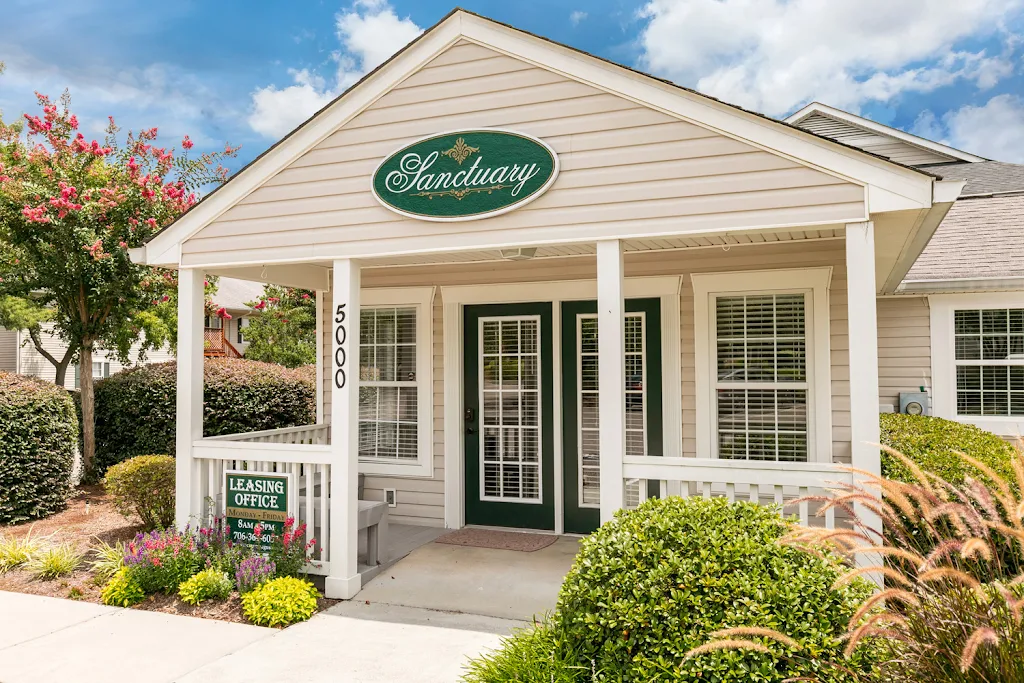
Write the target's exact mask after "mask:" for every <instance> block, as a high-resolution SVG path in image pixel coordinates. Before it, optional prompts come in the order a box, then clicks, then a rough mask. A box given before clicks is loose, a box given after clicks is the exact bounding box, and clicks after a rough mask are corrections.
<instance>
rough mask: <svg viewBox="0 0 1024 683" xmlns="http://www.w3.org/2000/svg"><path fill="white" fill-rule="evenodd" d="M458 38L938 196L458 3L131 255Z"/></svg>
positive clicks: (766, 144)
mask: <svg viewBox="0 0 1024 683" xmlns="http://www.w3.org/2000/svg"><path fill="white" fill-rule="evenodd" d="M461 39H465V40H468V41H470V42H475V43H477V44H480V45H484V46H486V47H488V48H491V49H493V50H496V51H498V52H502V53H505V54H507V55H509V56H511V57H513V58H517V59H520V60H523V61H525V62H527V63H531V64H534V65H536V66H539V67H541V68H545V69H548V70H550V71H553V72H556V73H560V74H562V75H564V76H566V77H568V78H572V79H575V80H577V81H580V82H583V83H587V84H589V85H591V86H593V87H596V88H598V89H601V90H604V91H605V92H609V93H611V94H614V95H617V96H620V97H624V98H626V99H629V100H632V101H635V102H638V103H640V104H643V105H645V106H648V107H651V108H653V109H656V110H659V111H662V112H664V113H667V114H669V115H673V116H676V117H677V118H680V119H681V120H686V121H689V122H691V123H694V124H696V125H700V126H702V127H704V128H707V129H709V130H713V131H715V132H717V133H720V134H722V135H726V136H728V137H733V138H735V139H739V140H742V141H744V142H747V143H750V144H753V145H755V146H758V147H760V148H762V149H765V150H766V151H769V152H772V153H775V154H780V155H782V156H786V157H788V158H791V159H793V160H795V161H798V162H800V163H803V164H805V165H807V166H810V167H812V168H817V169H819V170H822V171H824V172H827V173H830V174H832V175H834V176H836V177H840V178H843V179H845V180H848V181H851V182H854V183H858V184H861V185H864V186H867V187H868V188H869V192H868V201H869V204H870V207H871V210H872V211H873V212H878V211H895V210H901V209H911V210H914V209H928V208H930V207H931V206H932V203H933V200H934V197H933V193H934V192H935V191H937V188H936V187H934V186H933V181H934V180H935V176H934V175H933V174H931V173H928V172H926V171H922V170H919V169H912V168H908V167H906V166H903V165H900V164H898V163H893V162H892V161H890V160H887V159H884V158H881V157H878V156H876V155H872V154H870V153H868V152H865V151H864V150H862V149H859V148H855V147H851V146H848V145H843V144H841V143H839V142H836V141H835V140H832V139H829V138H826V137H822V136H818V135H815V134H813V133H810V132H808V131H806V130H803V129H801V128H798V127H795V126H791V125H789V124H787V123H785V122H780V121H777V120H775V119H771V118H768V117H765V116H763V115H760V114H756V113H753V112H749V111H747V110H744V109H742V108H740V107H736V106H734V105H730V104H726V103H723V102H721V101H719V100H717V99H715V98H712V97H708V96H706V95H702V94H700V93H696V92H694V91H692V90H689V89H687V88H682V87H680V86H678V85H675V84H673V83H671V82H669V81H665V80H662V79H658V78H655V77H653V76H649V75H647V74H643V73H641V72H638V71H635V70H633V69H630V68H628V67H624V66H621V65H618V64H615V63H613V62H609V61H607V60H604V59H601V58H598V57H594V56H593V55H589V54H587V53H584V52H581V51H579V50H576V49H574V48H571V47H567V46H564V45H561V44H559V43H555V42H553V41H550V40H548V39H544V38H539V37H537V36H534V35H533V34H530V33H527V32H525V31H522V30H520V29H516V28H514V27H511V26H507V25H505V24H501V23H499V22H496V21H493V20H490V19H487V18H485V17H482V16H480V15H477V14H474V13H472V12H468V11H466V10H462V9H456V10H453V11H452V12H451V13H449V14H448V15H447V16H446V17H445V18H443V19H442V20H441V21H440V22H438V23H437V24H435V25H434V26H433V27H431V28H430V29H428V30H427V31H425V32H424V33H423V34H421V35H420V36H419V37H418V38H416V39H415V40H414V41H412V42H411V43H409V45H407V46H406V47H404V48H403V49H401V50H399V51H398V52H397V53H396V54H395V55H394V56H392V57H391V58H390V59H389V60H387V61H386V62H384V63H383V64H381V65H380V66H379V67H377V68H376V69H374V70H373V71H371V72H370V73H368V74H367V75H366V76H364V77H363V78H362V79H361V80H360V81H359V82H358V83H356V84H355V85H354V86H352V87H351V88H349V89H348V90H346V91H345V92H344V93H343V94H342V95H340V96H339V97H337V98H335V99H334V100H333V101H332V102H330V103H329V104H328V105H326V106H325V107H324V108H323V109H321V110H320V111H319V112H317V113H316V114H314V115H313V116H312V117H311V118H310V119H308V120H307V121H305V122H304V123H303V124H301V125H300V126H299V127H297V128H296V129H295V130H293V131H292V132H291V133H289V134H288V135H286V136H285V137H284V138H282V140H280V141H279V142H278V143H276V144H275V145H273V146H271V147H270V148H269V149H268V150H266V151H265V152H264V153H262V154H261V155H259V156H258V157H256V159H254V160H253V161H252V162H250V163H249V164H248V165H246V166H245V167H244V168H242V169H241V170H240V171H238V172H237V173H235V174H234V175H233V176H232V177H231V178H230V179H229V180H228V181H227V182H226V183H224V184H223V185H221V186H220V187H218V188H216V189H215V190H214V191H212V192H211V193H209V194H208V195H207V196H206V197H204V198H203V200H202V201H201V202H199V203H198V204H196V205H195V206H193V207H192V208H191V209H190V210H189V211H188V212H186V213H185V214H183V215H182V216H181V217H179V218H178V219H177V220H176V221H175V222H174V223H172V224H171V225H169V226H167V227H165V228H164V229H163V230H162V231H160V232H159V233H157V234H156V235H154V236H153V237H151V238H150V239H149V240H148V242H147V245H146V246H145V247H144V248H142V249H140V250H136V251H135V253H134V254H133V258H135V259H137V260H139V261H141V262H145V263H149V264H151V265H168V266H172V267H173V266H176V265H178V263H179V261H180V245H181V243H182V242H184V241H185V240H187V239H188V238H189V236H191V235H192V234H194V233H195V232H196V231H197V230H199V229H200V228H202V227H203V226H204V225H207V224H209V223H210V222H211V221H213V220H214V219H216V218H217V217H218V216H220V215H221V214H222V213H223V212H224V211H226V210H228V209H229V208H231V207H232V206H233V205H234V204H235V203H237V201H239V200H240V199H241V198H243V197H245V196H247V195H248V194H249V193H250V192H252V191H253V190H254V189H255V188H257V187H259V186H260V185H262V183H264V182H265V181H266V180H267V179H269V178H271V177H273V176H274V175H275V174H276V173H277V172H279V171H280V170H282V169H283V168H285V167H287V166H288V165H289V164H290V163H292V162H293V161H294V160H295V159H297V158H298V157H299V156H301V155H302V154H303V153H305V152H306V151H308V150H309V149H311V148H313V147H314V146H315V145H316V144H318V143H319V142H320V141H322V140H323V139H324V138H326V137H327V136H328V135H330V134H331V133H332V132H334V131H335V130H337V129H338V128H340V127H342V126H344V125H345V123H347V122H348V121H349V120H351V119H352V118H353V117H354V116H356V115H358V114H359V113H360V112H361V111H363V110H365V109H366V108H367V107H369V106H370V105H372V104H373V103H374V102H375V101H376V100H377V99H378V98H380V97H381V96H383V94H385V93H386V92H387V91H388V90H389V89H390V88H391V87H392V86H393V85H394V84H396V83H398V82H401V80H402V79H404V78H405V77H407V76H408V75H410V74H412V73H414V72H416V71H417V70H418V69H420V68H422V67H423V66H424V65H425V64H426V63H428V62H429V61H430V60H432V59H434V58H435V57H437V56H438V55H439V54H441V53H442V52H444V51H445V50H446V49H447V48H449V47H451V46H452V45H454V44H455V43H456V42H457V41H459V40H461Z"/></svg>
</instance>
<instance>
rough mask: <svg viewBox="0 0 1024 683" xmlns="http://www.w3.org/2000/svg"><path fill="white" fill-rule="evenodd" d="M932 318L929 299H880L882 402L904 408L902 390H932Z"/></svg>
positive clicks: (880, 394) (879, 372) (879, 394)
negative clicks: (901, 400)
mask: <svg viewBox="0 0 1024 683" xmlns="http://www.w3.org/2000/svg"><path fill="white" fill-rule="evenodd" d="M930 326H931V318H930V309H929V308H928V299H927V298H926V297H889V298H884V299H879V300H878V400H879V402H880V403H883V404H892V405H893V407H894V408H895V409H896V410H899V406H900V392H901V391H917V390H918V389H919V388H920V387H922V386H924V387H928V388H931V384H932V351H931V327H930Z"/></svg>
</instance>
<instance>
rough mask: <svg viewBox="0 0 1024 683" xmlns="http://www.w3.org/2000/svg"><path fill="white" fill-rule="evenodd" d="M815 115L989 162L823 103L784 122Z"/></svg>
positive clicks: (808, 107)
mask: <svg viewBox="0 0 1024 683" xmlns="http://www.w3.org/2000/svg"><path fill="white" fill-rule="evenodd" d="M814 114H824V115H825V116H830V117H832V118H834V119H839V120H840V121H844V122H846V123H849V124H851V125H854V126H858V127H860V128H866V129H867V130H869V131H871V132H872V133H878V134H880V135H886V136H888V137H891V138H895V139H896V140H899V141H901V142H905V143H907V144H908V145H914V146H915V147H922V148H924V149H927V150H929V151H932V152H937V153H939V154H945V155H946V156H951V157H953V158H954V159H960V160H961V161H971V162H977V161H988V159H986V158H985V157H979V156H977V155H976V154H971V153H970V152H964V151H962V150H959V149H956V148H955V147H950V146H949V145H944V144H942V143H941V142H935V141H934V140H929V139H928V138H922V137H918V136H917V135H912V134H910V133H905V132H903V131H902V130H899V129H897V128H893V127H891V126H886V125H885V124H882V123H877V122H876V121H872V120H871V119H866V118H864V117H862V116H857V115H856V114H851V113H850V112H848V111H843V110H842V109H836V108H835V107H830V106H828V105H827V104H822V103H821V102H811V103H810V104H808V105H807V106H806V107H804V108H803V109H801V110H800V111H798V112H796V113H795V114H792V115H790V116H788V117H786V118H785V119H783V120H784V121H785V122H786V123H791V124H793V125H794V126H798V125H800V122H801V121H803V120H804V119H806V118H807V117H809V116H813V115H814Z"/></svg>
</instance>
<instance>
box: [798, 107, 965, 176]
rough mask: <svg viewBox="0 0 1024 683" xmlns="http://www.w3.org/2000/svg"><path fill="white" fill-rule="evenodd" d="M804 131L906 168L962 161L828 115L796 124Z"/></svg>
mask: <svg viewBox="0 0 1024 683" xmlns="http://www.w3.org/2000/svg"><path fill="white" fill-rule="evenodd" d="M797 125H798V126H799V127H800V128H803V129H804V130H809V131H811V132H812V133H817V134H818V135H823V136H825V137H827V138H832V139H833V140H837V141H839V142H842V143H845V144H847V145H852V146H854V147H858V148H860V149H863V150H864V151H865V152H871V153H872V154H878V155H879V156H883V157H886V158H887V159H892V160H893V161H895V162H897V163H900V164H906V165H907V166H918V165H921V164H942V163H947V162H950V161H959V159H956V158H954V157H951V156H947V155H945V154H940V153H939V152H933V151H932V150H930V149H925V148H924V147H918V146H917V145H913V144H910V143H909V142H904V141H903V140H898V139H897V138H894V137H891V136H889V135H884V134H882V133H876V132H875V131H873V130H868V129H867V128H861V127H860V126H857V125H855V124H852V123H849V122H848V121H840V120H839V119H834V118H832V117H831V116H828V115H826V114H820V113H816V114H811V115H810V116H808V117H807V118H806V119H804V120H803V121H801V122H800V123H798V124H797Z"/></svg>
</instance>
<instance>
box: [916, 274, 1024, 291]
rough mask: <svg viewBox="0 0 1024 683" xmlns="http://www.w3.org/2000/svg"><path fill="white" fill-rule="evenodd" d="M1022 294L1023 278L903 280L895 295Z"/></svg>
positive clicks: (1023, 289)
mask: <svg viewBox="0 0 1024 683" xmlns="http://www.w3.org/2000/svg"><path fill="white" fill-rule="evenodd" d="M982 292H1024V277H971V278H951V279H948V280H904V281H903V284H901V285H900V286H899V288H898V289H897V290H896V293H897V294H904V295H911V294H961V293H962V294H973V293H982Z"/></svg>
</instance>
